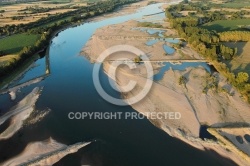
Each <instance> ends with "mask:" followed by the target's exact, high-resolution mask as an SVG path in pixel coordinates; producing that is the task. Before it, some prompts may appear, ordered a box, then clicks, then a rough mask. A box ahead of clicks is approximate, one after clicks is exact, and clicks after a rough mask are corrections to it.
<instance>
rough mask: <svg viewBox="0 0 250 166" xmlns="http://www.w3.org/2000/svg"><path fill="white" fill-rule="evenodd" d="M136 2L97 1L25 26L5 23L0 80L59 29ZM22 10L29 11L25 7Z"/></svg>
mask: <svg viewBox="0 0 250 166" xmlns="http://www.w3.org/2000/svg"><path fill="white" fill-rule="evenodd" d="M137 1H138V0H112V1H111V0H109V1H99V2H96V3H93V4H91V5H87V6H78V7H77V8H76V10H72V11H67V12H64V13H58V14H55V15H49V16H48V17H44V18H40V19H39V20H37V21H34V22H29V23H27V24H17V25H15V24H11V25H9V24H8V25H5V26H2V27H0V78H3V77H5V76H7V75H9V74H10V73H12V72H13V71H14V70H15V69H16V68H17V66H20V65H21V64H23V63H24V62H25V61H26V60H27V59H31V58H32V56H33V55H35V54H37V53H38V52H41V51H43V50H44V49H45V48H46V47H47V46H48V45H49V43H50V40H51V38H52V37H53V36H54V35H55V34H56V32H57V31H59V30H60V29H62V28H64V27H66V26H69V25H72V24H77V23H81V22H83V21H84V20H86V19H87V18H90V17H93V16H97V15H100V14H102V13H107V12H112V11H113V10H114V9H116V8H117V7H118V6H121V5H124V4H129V3H133V2H137ZM55 2H56V1H55ZM25 10H31V9H30V8H28V9H27V8H26V9H25ZM41 10H44V9H41ZM46 10H47V9H46ZM46 10H45V11H46ZM32 11H33V9H32Z"/></svg>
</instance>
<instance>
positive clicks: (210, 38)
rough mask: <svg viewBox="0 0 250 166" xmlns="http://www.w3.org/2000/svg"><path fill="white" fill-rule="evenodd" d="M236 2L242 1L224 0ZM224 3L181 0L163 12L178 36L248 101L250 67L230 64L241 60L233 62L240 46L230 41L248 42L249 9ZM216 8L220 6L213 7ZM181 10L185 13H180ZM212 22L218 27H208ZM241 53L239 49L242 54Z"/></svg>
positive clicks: (249, 35)
mask: <svg viewBox="0 0 250 166" xmlns="http://www.w3.org/2000/svg"><path fill="white" fill-rule="evenodd" d="M237 2H244V1H240V0H230V1H225V3H227V5H226V8H228V7H229V6H230V5H229V4H230V3H237ZM224 6H225V5H224V3H221V4H218V3H212V2H211V1H210V2H208V1H203V0H200V1H196V2H189V1H187V0H184V1H183V2H181V3H180V4H177V5H172V6H170V7H168V8H167V9H166V11H165V13H166V16H167V18H168V19H169V22H170V26H171V28H174V29H176V30H177V32H178V34H179V35H180V37H181V38H184V39H185V40H186V41H187V42H188V44H189V45H190V46H191V47H192V48H193V49H194V50H196V51H197V52H198V53H199V54H200V55H202V56H203V57H204V58H206V60H207V61H208V62H210V63H212V64H213V66H214V67H215V68H216V70H217V71H218V72H220V73H221V74H222V75H224V76H225V77H226V78H227V79H228V81H229V83H230V84H232V85H233V86H234V87H236V88H237V89H238V91H239V92H240V93H241V94H242V98H244V99H245V100H246V101H248V102H250V83H249V81H250V80H249V74H250V71H249V70H247V67H245V68H241V69H238V70H233V69H232V68H231V67H232V64H231V62H233V61H234V63H236V64H237V63H238V64H239V65H240V63H241V61H239V62H237V61H236V62H235V60H236V59H238V58H240V57H239V51H240V49H239V48H238V47H236V46H234V47H233V45H232V44H229V42H231V43H236V44H237V43H242V42H245V43H249V42H250V30H249V29H248V27H247V26H248V25H249V24H250V19H249V20H248V19H246V18H245V16H246V15H248V14H249V11H247V10H244V9H241V10H226V9H225V10H224V8H223V7H224ZM245 7H246V6H245ZM218 8H219V9H220V10H215V9H218ZM236 8H238V7H236ZM183 11H185V12H188V14H187V15H183V14H182V13H183ZM246 20H248V22H249V24H248V22H247V21H246ZM216 22H220V24H219V25H218V24H216ZM243 22H244V24H243ZM237 23H238V24H239V25H238V24H237ZM211 24H214V27H215V25H216V26H217V28H211ZM209 25H210V28H209ZM218 27H220V28H218ZM241 49H242V48H241ZM242 54H243V53H242V52H240V55H241V56H242ZM247 60H248V61H247V65H246V66H249V65H250V58H249V57H248V58H247ZM234 65H235V64H234ZM182 80H183V79H180V83H182V82H183V81H182Z"/></svg>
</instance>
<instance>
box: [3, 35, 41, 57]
mask: <svg viewBox="0 0 250 166" xmlns="http://www.w3.org/2000/svg"><path fill="white" fill-rule="evenodd" d="M39 38H40V35H34V34H26V33H23V34H16V35H12V36H9V37H6V38H4V39H1V40H0V50H1V51H3V53H5V54H15V53H18V52H19V51H20V50H22V49H23V47H25V46H33V45H34V44H35V42H36V41H37V40H38V39H39Z"/></svg>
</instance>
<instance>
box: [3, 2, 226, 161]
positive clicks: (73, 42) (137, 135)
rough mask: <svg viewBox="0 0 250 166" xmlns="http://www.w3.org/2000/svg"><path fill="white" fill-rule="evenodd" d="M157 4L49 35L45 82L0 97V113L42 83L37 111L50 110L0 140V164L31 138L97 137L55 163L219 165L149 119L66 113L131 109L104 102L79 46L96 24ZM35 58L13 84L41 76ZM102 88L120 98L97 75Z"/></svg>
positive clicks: (41, 65)
mask: <svg viewBox="0 0 250 166" xmlns="http://www.w3.org/2000/svg"><path fill="white" fill-rule="evenodd" d="M159 6H161V4H153V5H149V6H147V7H144V8H141V9H139V10H138V12H136V13H133V14H127V15H124V16H118V17H114V18H108V19H105V20H101V21H96V22H89V23H84V24H81V25H79V26H77V27H71V28H68V29H66V30H63V31H61V32H60V33H59V34H58V35H57V36H55V37H54V38H53V39H52V42H51V44H50V46H49V51H48V55H46V56H45V57H49V60H50V70H51V73H50V75H49V76H48V77H46V78H45V79H44V80H43V81H41V82H39V83H36V84H32V85H29V86H26V87H24V88H22V89H20V90H19V91H17V92H16V94H17V97H16V99H15V100H14V101H12V100H10V96H9V94H4V95H1V96H0V111H1V112H0V113H1V114H3V113H5V112H6V111H8V110H9V109H10V108H11V107H12V106H13V105H15V104H16V103H18V101H20V100H21V99H22V98H23V97H24V96H25V95H27V94H28V93H29V92H31V90H32V89H33V88H34V87H43V90H42V92H41V95H40V97H39V99H38V101H37V103H36V109H37V110H44V109H47V108H50V109H51V112H50V113H49V114H48V116H47V117H46V118H45V119H44V120H42V121H41V122H38V123H37V124H35V125H32V126H28V127H25V128H23V129H22V130H21V131H19V132H18V133H17V134H15V135H14V136H13V137H11V138H10V139H8V140H5V141H0V154H1V155H0V162H1V161H4V160H6V159H8V158H10V157H13V156H15V155H17V154H18V153H20V152H21V151H22V150H23V149H24V147H25V146H26V145H27V143H29V142H33V141H42V140H45V139H47V138H49V137H52V138H53V139H55V140H57V141H59V142H61V143H64V144H74V143H76V142H82V141H88V140H93V139H95V140H97V141H96V142H94V143H92V144H91V145H89V146H87V147H85V148H83V149H81V150H80V151H78V152H77V153H75V154H73V155H68V156H67V157H65V158H63V159H62V160H61V161H59V162H58V163H57V164H55V165H80V164H83V165H93V166H95V165H97V166H99V165H100V166H101V165H104V166H106V165H107V166H113V165H114V166H137V165H138V166H147V165H148V166H149V165H150V166H165V165H186V166H189V165H190V166H194V165H207V166H210V165H223V162H224V161H226V160H227V159H224V158H223V157H220V156H219V155H216V154H215V153H214V152H210V151H200V150H197V149H195V148H193V147H191V146H190V145H188V144H186V143H183V142H182V141H180V140H178V139H176V138H172V137H170V136H169V135H167V134H166V133H165V132H163V131H162V130H160V129H158V128H156V127H155V126H154V125H152V123H150V122H149V121H148V120H147V119H137V120H135V119H125V118H122V119H117V120H115V119H111V120H105V119H104V120H93V119H84V120H82V119H81V120H70V119H69V118H68V113H69V112H135V110H133V109H132V108H131V107H130V106H126V107H121V106H116V105H112V104H110V103H108V102H106V101H105V100H104V99H103V98H102V97H100V96H99V95H98V93H97V92H96V90H95V87H94V85H93V80H92V69H93V64H91V63H90V62H89V60H88V59H86V58H85V57H83V56H79V53H80V51H81V49H82V47H83V46H84V45H85V44H86V42H87V41H88V40H89V39H90V37H91V35H92V34H93V33H94V32H95V30H96V29H97V28H100V27H103V26H106V25H110V24H118V23H122V22H125V21H128V20H131V19H139V18H141V17H142V16H144V15H150V14H153V13H158V12H160V11H161V10H160V9H159ZM45 57H43V58H41V59H39V60H37V61H36V67H34V68H32V69H30V70H29V71H27V72H26V73H25V74H24V75H23V77H22V78H20V79H19V80H18V81H17V82H16V84H18V83H22V82H25V81H28V80H29V79H32V78H34V77H37V76H39V75H43V74H44V72H45V68H46V64H45V63H46V58H45ZM100 79H101V81H102V83H103V85H104V88H105V90H106V91H108V92H109V93H110V94H112V95H113V96H115V97H117V98H119V97H120V94H119V93H118V92H116V91H114V90H113V89H112V87H110V85H109V84H108V78H107V75H105V74H104V72H101V73H100Z"/></svg>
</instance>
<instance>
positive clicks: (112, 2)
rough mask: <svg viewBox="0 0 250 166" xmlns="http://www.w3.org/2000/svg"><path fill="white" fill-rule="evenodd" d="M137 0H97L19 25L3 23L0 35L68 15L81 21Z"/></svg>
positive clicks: (23, 29)
mask: <svg viewBox="0 0 250 166" xmlns="http://www.w3.org/2000/svg"><path fill="white" fill-rule="evenodd" d="M138 1H139V0H109V1H103V2H102V1H101V2H97V3H95V4H93V5H91V6H82V7H80V8H79V9H77V10H74V11H68V12H65V13H62V14H56V15H53V16H48V17H46V18H45V17H44V18H41V19H39V20H37V21H35V22H30V23H28V24H19V25H5V26H3V27H0V36H1V35H11V34H15V33H22V32H27V31H28V30H30V29H32V28H36V27H39V26H43V25H44V24H47V23H50V22H52V21H56V20H59V19H63V18H66V17H69V16H72V17H73V18H74V20H72V21H75V20H80V21H83V20H84V19H86V18H88V17H91V16H97V15H100V14H102V13H107V12H111V11H113V10H114V9H115V8H116V7H117V6H121V5H124V4H128V3H133V2H138Z"/></svg>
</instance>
